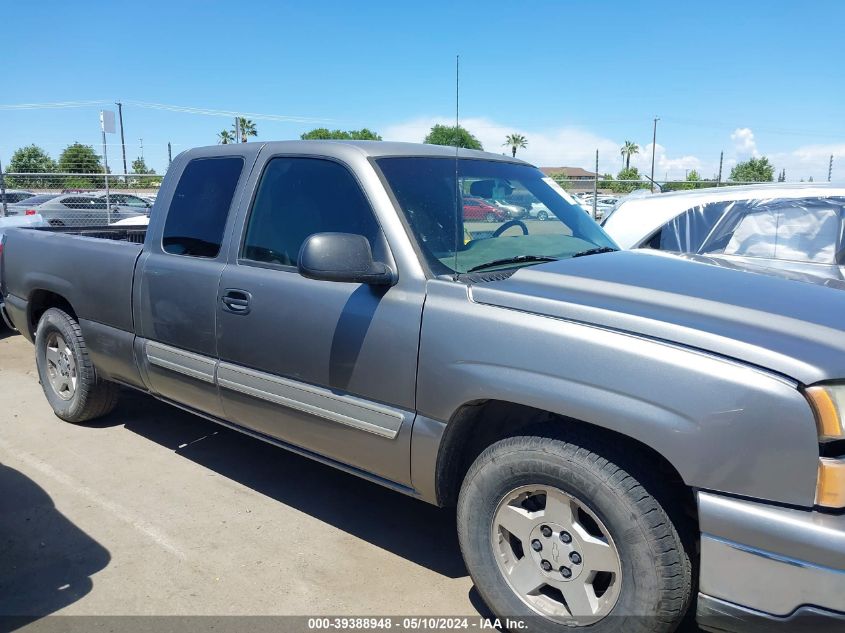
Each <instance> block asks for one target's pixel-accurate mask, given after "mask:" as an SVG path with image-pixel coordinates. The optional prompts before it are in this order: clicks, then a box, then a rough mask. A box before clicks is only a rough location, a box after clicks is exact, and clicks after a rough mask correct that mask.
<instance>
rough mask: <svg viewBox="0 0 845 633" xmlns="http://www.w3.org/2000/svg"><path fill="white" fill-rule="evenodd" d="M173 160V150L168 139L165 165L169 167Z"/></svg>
mask: <svg viewBox="0 0 845 633" xmlns="http://www.w3.org/2000/svg"><path fill="white" fill-rule="evenodd" d="M172 162H173V152H172V151H171V149H170V141H167V167H168V168H170V163H172Z"/></svg>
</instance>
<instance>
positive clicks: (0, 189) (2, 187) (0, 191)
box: [0, 163, 6, 218]
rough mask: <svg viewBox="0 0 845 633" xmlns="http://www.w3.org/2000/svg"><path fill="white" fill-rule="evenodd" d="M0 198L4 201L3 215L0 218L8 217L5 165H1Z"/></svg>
mask: <svg viewBox="0 0 845 633" xmlns="http://www.w3.org/2000/svg"><path fill="white" fill-rule="evenodd" d="M0 198H2V199H3V206H2V211H3V212H2V214H0V218H5V217H6V181H5V179H4V178H3V165H2V163H0Z"/></svg>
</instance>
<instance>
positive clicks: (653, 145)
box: [651, 117, 660, 193]
mask: <svg viewBox="0 0 845 633" xmlns="http://www.w3.org/2000/svg"><path fill="white" fill-rule="evenodd" d="M659 120H660V117H654V132H653V133H652V135H651V192H652V193H654V150H655V149H656V145H657V122H658V121H659Z"/></svg>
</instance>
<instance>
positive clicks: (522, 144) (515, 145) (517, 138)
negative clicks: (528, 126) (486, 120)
mask: <svg viewBox="0 0 845 633" xmlns="http://www.w3.org/2000/svg"><path fill="white" fill-rule="evenodd" d="M502 145H505V146H508V145H509V146H510V148H511V154H512V155H513V157H514V158H516V150H517V149H525V148H526V147H527V146H528V139H527V138H525V137H524V136H523V135H522V134H508V135H507V136H506V137H505V142H504V143H502Z"/></svg>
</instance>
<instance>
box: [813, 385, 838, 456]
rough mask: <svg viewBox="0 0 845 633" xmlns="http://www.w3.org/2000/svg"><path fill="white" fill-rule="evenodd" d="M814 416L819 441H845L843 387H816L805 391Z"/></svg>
mask: <svg viewBox="0 0 845 633" xmlns="http://www.w3.org/2000/svg"><path fill="white" fill-rule="evenodd" d="M805 393H806V394H807V398H808V399H809V401H810V404H812V405H813V410H814V411H815V414H816V426H817V427H818V430H819V441H820V442H827V441H830V440H841V439H845V424H843V421H842V412H845V385H817V386H815V387H808V388H807V389H806V390H805Z"/></svg>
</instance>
